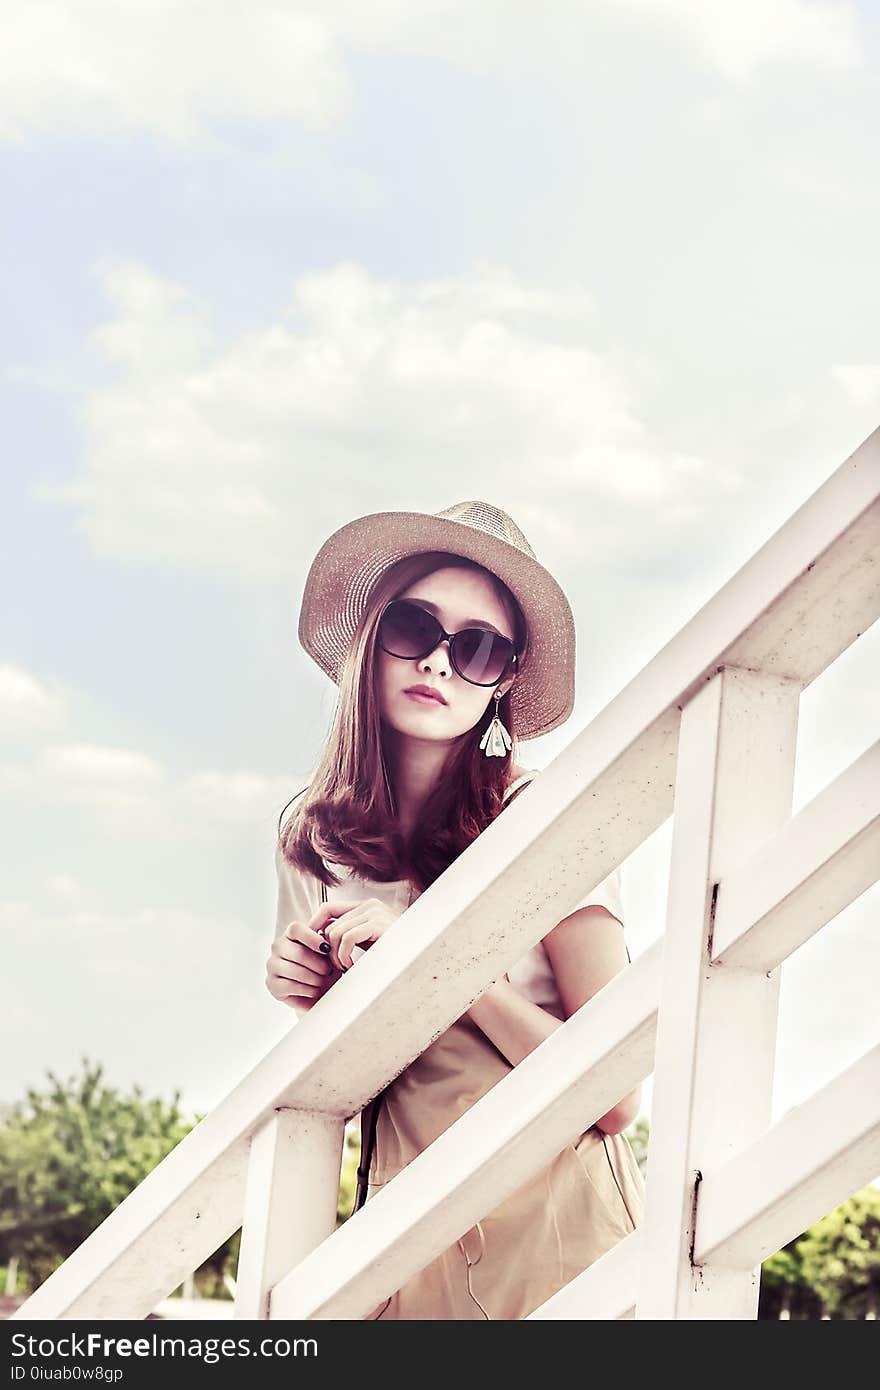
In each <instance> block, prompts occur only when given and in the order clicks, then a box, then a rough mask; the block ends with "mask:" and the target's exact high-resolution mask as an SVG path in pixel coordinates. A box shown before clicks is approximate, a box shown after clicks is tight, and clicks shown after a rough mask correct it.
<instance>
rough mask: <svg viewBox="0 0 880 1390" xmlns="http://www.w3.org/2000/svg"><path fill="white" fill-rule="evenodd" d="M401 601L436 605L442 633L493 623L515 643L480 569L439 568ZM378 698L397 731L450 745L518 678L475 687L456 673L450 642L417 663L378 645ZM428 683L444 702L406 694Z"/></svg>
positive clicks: (502, 607)
mask: <svg viewBox="0 0 880 1390" xmlns="http://www.w3.org/2000/svg"><path fill="white" fill-rule="evenodd" d="M398 598H406V599H411V600H412V601H413V602H419V601H425V604H426V606H427V605H428V604H434V605H436V606H435V607H434V608H432V609H431V610H430V611H432V612H433V613H434V614H435V615H436V617H437V618H438V619H439V621H440V622H441V623H442V625H443V628H444V631H446V632H458V631H460V629H461V628H463V627H482V626H485V625H486V624H490V625H491V626H492V627H494V628H497V630H498V631H499V632H501V633H503V635H504V636H505V637H509V638H510V639H511V641H513V640H514V631H513V625H512V623H511V620H510V617H509V616H508V613H507V609H506V607H505V605H504V604H503V603H502V602H501V599H500V598H499V596H498V594H497V593H496V590H495V586H494V585H493V584H492V582H491V580H489V579H487V578H486V576H485V575H483V574H481V573H479V571H477V570H468V569H458V568H456V567H455V566H450V567H449V568H447V569H440V570H435V571H434V573H433V574H429V575H426V576H425V577H424V578H423V579H418V580H416V582H415V583H414V584H411V585H410V586H409V588H408V589H406V590H405V591H404V592H403V593H402V594H399V595H398ZM376 658H377V670H376V679H377V685H378V698H379V705H380V711H381V714H382V718H383V719H384V721H385V722H386V723H387V724H389V725H390V726H391V728H392V729H395V730H396V731H397V732H398V733H400V734H403V735H409V736H410V737H411V738H414V739H420V740H426V741H428V742H435V741H436V742H438V743H449V742H450V741H451V740H453V739H455V738H458V737H460V736H461V735H462V734H465V733H467V731H468V730H469V729H473V728H474V727H475V725H476V724H478V723H479V722H480V720H481V719H482V717H483V715H484V714H485V712H486V709H487V706H489V705H490V704H491V705H493V706H494V704H495V694H494V692H495V690H496V689H497V690H499V691H500V692H501V694H502V695H504V694H506V693H507V691H508V690H509V689H510V687H511V686H512V685H513V682H514V677H513V676H512V675H511V676H505V678H504V680H503V681H502V682H501V684H500V685H498V686H486V685H474V684H472V683H471V682H470V681H466V680H464V679H463V677H461V676H460V675H459V674H458V672H457V671H456V670H455V668H454V666H453V665H452V662H451V661H450V658H449V643H448V642H447V641H446V640H445V638H441V640H440V643H439V645H438V646H437V647H436V648H435V649H434V651H432V652H428V654H427V656H423V657H420V658H419V659H418V660H410V659H409V658H405V657H398V656H389V654H388V653H387V652H385V651H383V650H382V648H381V647H380V646H378V645H377V647H376ZM412 685H430V686H433V687H434V688H435V689H437V690H440V691H441V692H442V694H443V697H444V699H445V700H446V703H445V704H441V703H440V702H439V701H437V700H419V699H415V698H413V697H412V696H410V695H407V694H405V693H404V692H405V691H406V689H407V687H408V686H412Z"/></svg>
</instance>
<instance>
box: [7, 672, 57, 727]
mask: <svg viewBox="0 0 880 1390" xmlns="http://www.w3.org/2000/svg"><path fill="white" fill-rule="evenodd" d="M65 714H66V698H65V695H64V693H63V692H62V691H61V690H59V689H57V688H52V687H50V686H48V685H47V684H46V683H45V682H44V681H42V680H40V679H39V677H37V676H35V675H34V674H33V673H32V672H31V671H26V670H24V668H23V667H21V666H13V665H11V664H6V665H2V666H0V735H2V736H4V737H5V736H9V735H21V734H28V733H35V732H39V731H41V730H45V729H50V728H52V727H54V726H56V725H57V724H59V723H60V722H61V721H62V719H63V718H64V716H65Z"/></svg>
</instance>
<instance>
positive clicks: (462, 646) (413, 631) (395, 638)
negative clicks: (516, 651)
mask: <svg viewBox="0 0 880 1390" xmlns="http://www.w3.org/2000/svg"><path fill="white" fill-rule="evenodd" d="M441 632H442V629H441V627H440V624H439V622H438V621H437V619H436V618H435V617H434V615H433V614H432V613H429V612H428V611H427V609H425V608H422V607H420V606H419V605H418V604H416V603H407V602H406V600H405V599H395V600H394V601H393V602H391V603H389V604H388V607H387V608H386V609H385V611H384V613H383V614H382V617H381V620H380V622H379V642H380V644H381V645H382V646H383V647H384V649H385V651H386V652H390V653H391V655H392V656H404V657H410V658H415V657H421V656H426V655H427V654H428V652H431V651H433V650H434V648H435V647H436V645H437V643H438V642H439V641H440V635H441ZM512 656H513V643H512V642H509V641H508V640H507V638H506V637H500V636H499V635H498V634H497V633H495V632H488V631H485V630H484V629H483V628H478V627H468V628H465V629H464V630H463V631H462V632H460V633H459V634H458V636H457V637H456V638H455V660H456V662H457V665H458V669H459V673H460V675H462V676H464V678H465V680H469V681H474V682H475V683H476V684H477V685H491V684H492V683H493V682H494V681H499V680H500V679H501V677H502V676H503V675H504V673H505V671H506V670H507V666H508V663H509V662H510V659H511V657H512Z"/></svg>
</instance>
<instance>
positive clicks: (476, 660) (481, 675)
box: [455, 627, 513, 685]
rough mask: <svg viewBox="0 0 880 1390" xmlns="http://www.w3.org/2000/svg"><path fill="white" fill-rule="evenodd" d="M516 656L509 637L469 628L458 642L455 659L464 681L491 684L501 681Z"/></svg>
mask: <svg viewBox="0 0 880 1390" xmlns="http://www.w3.org/2000/svg"><path fill="white" fill-rule="evenodd" d="M512 655H513V647H512V646H511V644H510V642H508V640H507V638H506V637H499V636H498V634H497V633H496V632H486V631H483V629H482V628H478V627H468V628H465V629H464V631H463V632H460V633H459V634H458V636H457V637H456V639H455V659H456V661H457V662H458V666H459V670H460V671H461V674H462V675H463V676H464V678H465V680H469V681H476V683H477V684H478V685H491V684H492V682H493V681H497V680H500V679H501V677H502V676H503V675H504V671H505V668H506V667H507V663H508V662H509V660H510V658H511V656H512Z"/></svg>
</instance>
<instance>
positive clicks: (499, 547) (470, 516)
mask: <svg viewBox="0 0 880 1390" xmlns="http://www.w3.org/2000/svg"><path fill="white" fill-rule="evenodd" d="M426 550H445V551H450V552H451V553H452V554H454V555H462V556H464V557H466V558H467V559H469V560H475V561H476V562H477V564H480V565H483V566H485V568H486V569H488V570H491V571H492V573H493V574H495V575H497V577H498V578H499V579H501V580H502V581H503V582H504V583H505V584H506V585H507V587H508V588H509V589H510V591H511V593H512V594H514V596H515V598H516V600H517V602H518V603H519V605H520V607H521V608H522V611H523V614H524V616H525V620H526V624H527V626H528V635H529V637H528V640H529V649H528V653H527V658H526V661H525V663H524V665H523V667H522V670H521V671H519V672H518V674H517V677H516V680H515V681H514V684H513V686H512V687H511V690H510V708H511V721H512V723H513V725H514V729H515V731H516V737H517V738H518V739H520V740H525V739H529V738H537V737H538V735H539V734H546V733H549V732H550V730H551V729H555V728H556V727H557V726H558V725H559V724H562V723H564V722H565V720H566V719H567V718H568V716H569V715H570V714H571V711H572V709H573V708H574V677H575V629H574V616H573V614H572V611H571V606H570V604H569V602H568V599H567V598H566V596H565V594H564V592H563V590H562V588H561V587H560V585H559V584H558V583H557V581H556V580H555V579H554V578H553V575H552V574H551V573H550V571H549V570H547V569H545V567H544V566H543V565H542V564H541V563H540V562H539V561H538V559H537V557H536V555H535V552H534V551H533V549H532V547H531V546H530V545H529V543H528V541H527V540H526V538H525V536H524V535H523V533H522V531H521V530H520V528H519V527H518V526H517V524H516V522H515V521H513V520H512V518H511V517H509V516H508V514H507V512H505V511H503V510H502V508H501V507H495V506H493V505H492V504H491V503H489V502H456V503H455V505H454V506H452V507H446V508H445V509H444V510H443V511H440V512H434V513H426V512H372V513H370V514H369V515H367V516H361V517H357V518H356V519H355V520H354V521H349V522H346V524H345V525H344V526H340V527H339V529H338V530H337V531H334V532H333V534H332V535H331V536H330V537H329V538H328V539H327V540H326V541H325V542H324V544H323V545H322V546H321V548H320V550H319V551H318V553H317V555H316V556H315V558H314V560H313V561H312V564H311V567H310V569H309V572H308V575H307V576H306V582H305V587H304V589H303V596H302V603H301V606H300V614H299V640H300V642H301V643H302V646H303V648H304V649H305V651H306V652H308V654H309V656H310V657H312V659H313V660H314V661H315V662H317V664H318V666H320V668H321V670H322V671H323V672H324V673H325V674H326V675H328V676H329V677H330V679H331V680H332V681H333V682H334V683H335V684H336V685H338V684H339V682H340V680H341V678H342V669H343V666H344V664H345V657H346V654H347V652H348V650H349V648H350V646H351V642H352V638H353V637H354V634H355V631H356V629H357V625H358V623H359V621H360V619H361V616H362V614H363V612H364V610H365V608H366V606H367V602H368V600H369V596H370V593H371V592H372V589H373V587H374V586H375V584H376V583H377V582H378V580H379V579H380V578H381V576H382V575H383V574H384V573H385V571H386V570H387V569H389V568H390V567H391V566H392V565H393V564H395V563H396V562H397V561H398V560H401V559H403V558H404V556H408V555H417V554H420V553H421V552H423V551H426Z"/></svg>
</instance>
